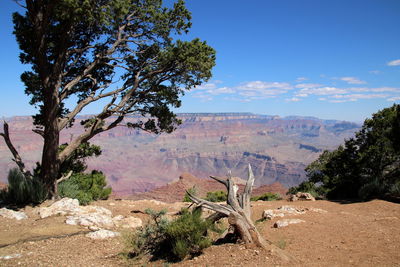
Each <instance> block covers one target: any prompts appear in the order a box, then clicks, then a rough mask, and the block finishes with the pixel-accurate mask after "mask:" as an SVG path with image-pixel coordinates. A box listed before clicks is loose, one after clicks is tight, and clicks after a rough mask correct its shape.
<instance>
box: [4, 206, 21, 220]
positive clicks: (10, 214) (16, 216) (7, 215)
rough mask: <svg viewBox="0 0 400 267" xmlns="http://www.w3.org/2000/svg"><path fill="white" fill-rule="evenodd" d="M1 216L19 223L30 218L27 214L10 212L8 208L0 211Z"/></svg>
mask: <svg viewBox="0 0 400 267" xmlns="http://www.w3.org/2000/svg"><path fill="white" fill-rule="evenodd" d="M0 216H3V217H5V218H8V219H15V220H17V221H19V220H24V219H28V216H26V214H25V212H22V211H14V210H9V209H6V208H2V209H0Z"/></svg>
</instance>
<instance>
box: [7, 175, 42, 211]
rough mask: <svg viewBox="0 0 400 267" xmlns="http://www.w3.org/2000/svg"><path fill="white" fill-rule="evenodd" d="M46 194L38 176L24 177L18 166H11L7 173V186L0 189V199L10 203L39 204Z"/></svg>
mask: <svg viewBox="0 0 400 267" xmlns="http://www.w3.org/2000/svg"><path fill="white" fill-rule="evenodd" d="M47 195H48V191H47V189H46V187H45V186H44V184H43V183H42V182H41V181H40V180H39V178H37V177H32V178H26V177H25V175H23V174H22V173H21V172H20V170H19V169H18V168H13V169H11V170H10V171H9V173H8V187H7V188H6V189H4V190H2V191H1V193H0V200H1V201H2V202H4V203H6V204H12V205H27V204H40V203H42V202H43V201H45V200H46V198H47Z"/></svg>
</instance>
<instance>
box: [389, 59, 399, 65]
mask: <svg viewBox="0 0 400 267" xmlns="http://www.w3.org/2000/svg"><path fill="white" fill-rule="evenodd" d="M387 65H388V66H400V59H396V60H392V61H389V62H388V63H387Z"/></svg>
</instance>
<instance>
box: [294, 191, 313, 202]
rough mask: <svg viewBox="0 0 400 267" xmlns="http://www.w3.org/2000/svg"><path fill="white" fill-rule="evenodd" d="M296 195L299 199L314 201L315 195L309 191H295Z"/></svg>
mask: <svg viewBox="0 0 400 267" xmlns="http://www.w3.org/2000/svg"><path fill="white" fill-rule="evenodd" d="M296 197H297V198H298V199H300V200H307V201H315V197H313V196H312V195H311V194H310V193H303V192H297V193H296Z"/></svg>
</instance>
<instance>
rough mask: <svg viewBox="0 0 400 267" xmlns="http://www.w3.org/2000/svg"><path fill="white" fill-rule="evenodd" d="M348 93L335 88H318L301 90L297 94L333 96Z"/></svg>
mask: <svg viewBox="0 0 400 267" xmlns="http://www.w3.org/2000/svg"><path fill="white" fill-rule="evenodd" d="M347 93H348V91H347V90H345V89H341V88H336V87H320V88H303V89H301V90H300V91H299V92H298V94H308V95H334V94H347Z"/></svg>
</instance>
